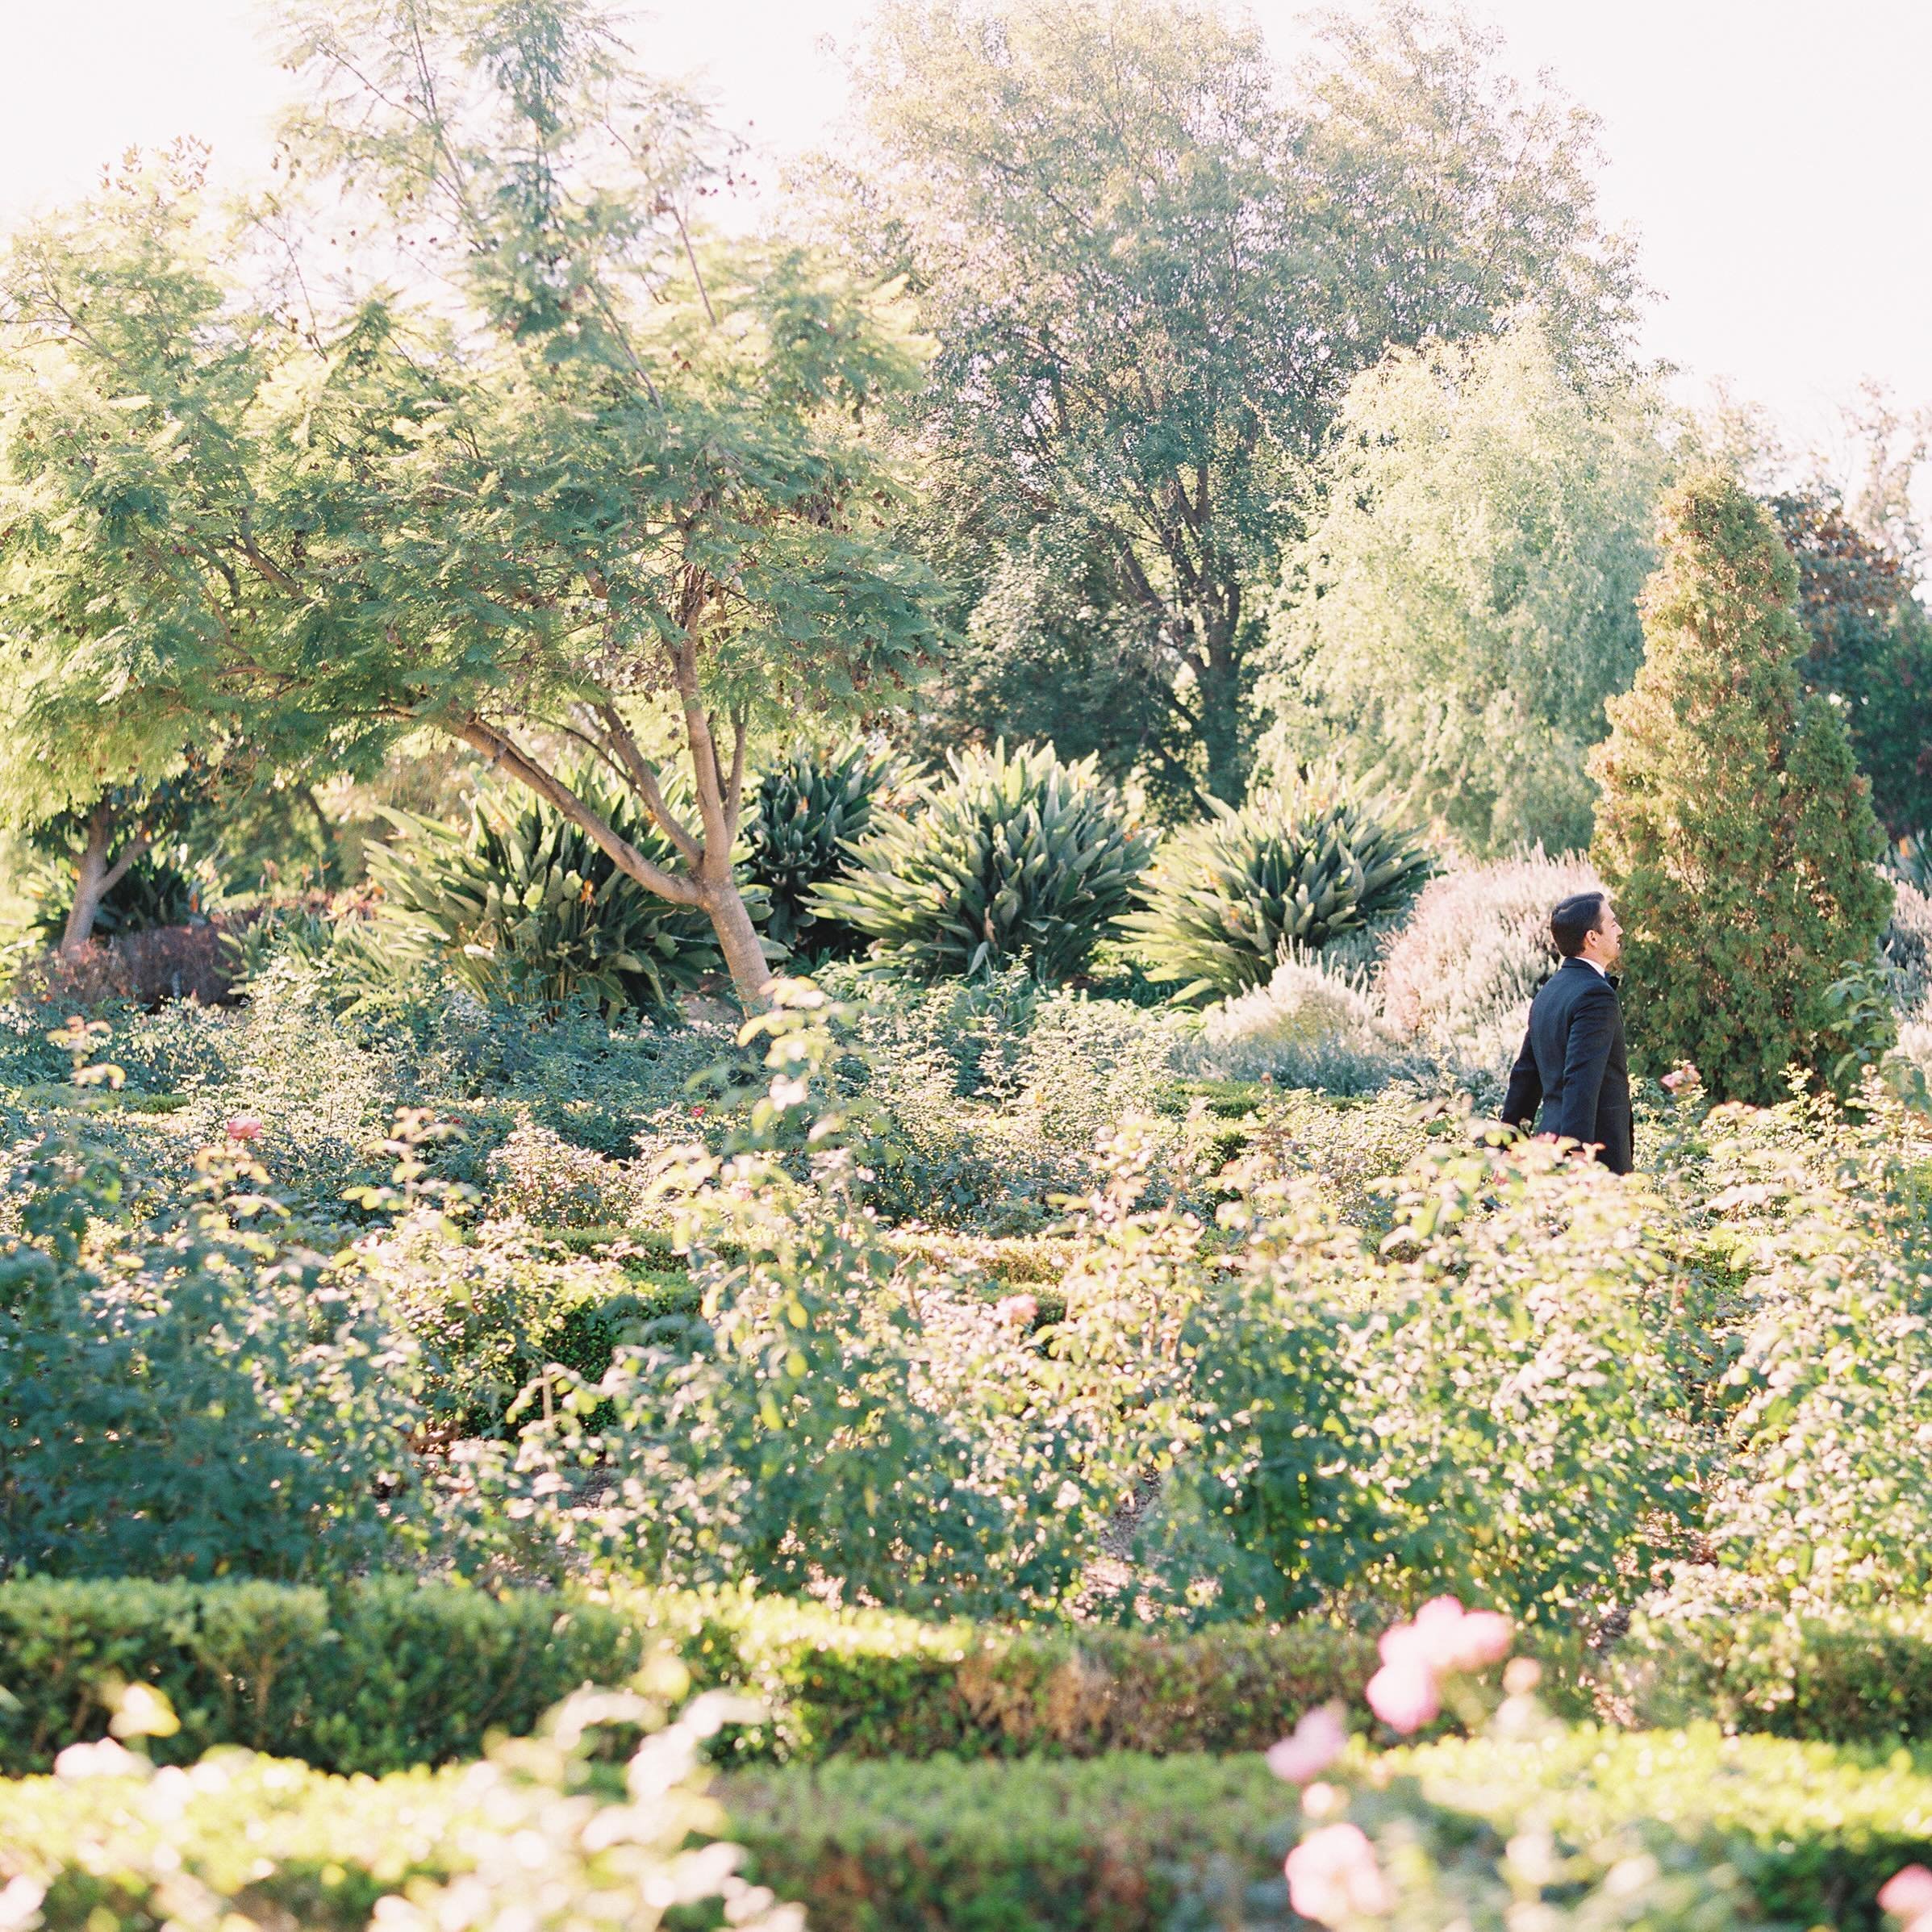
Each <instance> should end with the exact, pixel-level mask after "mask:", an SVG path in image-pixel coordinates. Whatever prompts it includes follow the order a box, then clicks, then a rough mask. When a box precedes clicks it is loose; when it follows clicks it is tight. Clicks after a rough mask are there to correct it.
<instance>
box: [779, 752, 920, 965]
mask: <svg viewBox="0 0 1932 1932" xmlns="http://www.w3.org/2000/svg"><path fill="white" fill-rule="evenodd" d="M902 782H903V773H902V770H901V768H900V766H899V761H898V760H897V759H896V758H895V757H893V755H892V754H891V753H890V752H888V751H885V750H883V749H874V747H873V746H870V745H866V744H853V745H847V746H845V748H844V749H842V750H839V751H836V752H828V753H820V752H817V751H814V750H813V749H812V748H811V747H810V746H809V745H795V746H794V747H793V748H792V749H791V751H790V752H788V753H787V754H786V756H785V757H783V758H782V760H780V761H779V762H778V763H777V764H775V765H771V766H767V767H766V770H764V771H763V772H762V773H761V774H759V777H758V783H757V791H755V792H754V793H753V797H752V801H751V809H750V811H749V813H748V814H747V816H746V818H745V874H746V876H747V877H748V878H751V879H752V880H753V881H754V882H755V883H757V884H758V885H760V886H762V887H764V889H765V893H766V900H767V903H768V904H769V906H770V912H768V913H767V915H766V920H765V929H766V932H767V933H770V935H771V937H773V938H774V939H775V940H777V941H778V942H779V944H780V945H786V946H789V947H791V949H792V950H793V951H794V952H795V953H809V954H813V955H818V956H823V955H824V954H826V953H849V952H853V951H854V950H857V949H860V948H862V947H863V945H864V944H865V938H864V936H863V935H862V934H860V933H857V932H855V931H854V930H853V928H850V927H849V926H846V925H845V924H843V923H842V922H841V921H840V920H835V919H832V918H830V917H828V916H824V915H822V914H820V912H816V911H815V910H814V909H813V908H812V905H811V904H810V903H807V902H808V901H809V899H810V897H811V895H812V891H813V889H814V888H815V887H819V886H823V885H829V884H831V883H832V882H834V881H835V880H837V879H840V878H843V877H844V876H845V873H846V871H847V870H849V865H850V860H849V855H848V852H847V848H848V846H849V845H850V844H851V843H852V842H853V841H854V840H858V839H862V838H863V837H865V835H866V832H868V831H870V829H871V826H872V820H873V816H874V812H876V810H877V808H878V806H879V804H880V803H881V802H882V800H883V797H884V796H885V795H887V794H888V793H889V792H891V791H892V790H894V789H895V787H898V786H899V784H900V783H902Z"/></svg>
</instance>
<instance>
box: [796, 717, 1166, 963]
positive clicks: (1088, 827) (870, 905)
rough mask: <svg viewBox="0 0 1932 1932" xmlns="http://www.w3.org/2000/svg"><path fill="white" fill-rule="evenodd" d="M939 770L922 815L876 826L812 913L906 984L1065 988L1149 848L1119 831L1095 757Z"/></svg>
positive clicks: (988, 758)
mask: <svg viewBox="0 0 1932 1932" xmlns="http://www.w3.org/2000/svg"><path fill="white" fill-rule="evenodd" d="M947 763H948V766H949V773H948V774H947V775H946V776H945V778H941V779H940V780H939V781H938V782H937V783H936V784H934V785H933V786H932V787H929V788H928V791H927V792H926V794H925V795H924V799H923V800H922V801H921V803H920V806H919V807H918V808H917V810H916V811H914V812H910V813H903V812H893V813H889V814H887V815H884V816H882V817H881V818H880V819H879V820H878V823H877V824H875V826H874V829H873V830H872V832H870V834H869V835H868V836H867V837H866V838H864V839H863V840H862V841H860V842H859V844H858V845H857V847H856V848H855V849H853V853H852V862H851V866H850V870H849V873H848V875H847V876H846V877H845V878H843V879H842V880H839V881H836V882H834V883H832V884H829V885H825V886H821V887H818V888H817V889H816V891H814V893H813V894H812V895H811V898H810V899H809V900H808V902H807V903H808V904H809V906H810V908H812V910H813V911H814V912H816V913H817V914H819V915H820V916H823V917H826V918H831V919H837V920H843V921H844V922H845V924H847V925H849V927H851V928H853V931H855V932H857V933H862V934H863V935H864V936H865V937H866V938H867V939H868V940H869V941H871V946H870V957H871V958H873V959H874V960H875V961H876V962H878V964H879V965H881V966H887V967H890V968H891V969H892V970H895V971H898V972H901V973H904V974H908V975H910V976H911V977H912V978H915V979H944V978H964V977H968V976H970V975H971V974H976V973H982V972H987V971H994V970H998V969H999V968H1000V967H1002V966H1012V965H1016V964H1024V966H1026V967H1027V969H1028V970H1029V972H1031V973H1032V974H1033V977H1034V978H1036V979H1039V980H1041V981H1042V982H1044V983H1046V984H1048V985H1058V984H1059V983H1062V981H1064V980H1066V979H1071V978H1072V977H1073V976H1074V974H1077V973H1078V972H1079V970H1081V968H1082V967H1083V966H1085V965H1086V963H1087V959H1088V958H1089V957H1090V956H1091V953H1092V952H1093V949H1094V948H1095V945H1097V944H1098V943H1099V942H1100V940H1101V939H1102V938H1104V937H1105V936H1106V935H1107V934H1108V933H1109V932H1110V931H1111V930H1112V928H1114V926H1115V925H1116V924H1117V922H1118V921H1119V920H1120V917H1121V916H1122V915H1123V914H1125V912H1126V911H1127V908H1128V903H1129V895H1130V894H1131V892H1132V891H1133V883H1134V881H1135V879H1136V878H1138V876H1139V875H1140V872H1141V868H1142V866H1144V865H1145V863H1146V861H1147V857H1148V853H1149V851H1150V841H1149V840H1148V839H1147V838H1146V837H1145V836H1144V835H1142V834H1141V833H1138V832H1130V831H1129V829H1128V828H1127V824H1126V821H1125V817H1124V816H1123V814H1122V810H1121V807H1120V801H1119V800H1118V799H1116V796H1115V795H1114V794H1113V792H1112V789H1111V788H1110V787H1108V786H1106V785H1104V783H1103V782H1101V781H1100V777H1099V767H1098V766H1097V764H1096V763H1095V761H1094V760H1093V759H1091V758H1087V759H1083V760H1082V761H1081V762H1079V763H1077V764H1072V765H1069V764H1064V763H1062V762H1061V761H1060V760H1059V759H1058V757H1055V756H1054V750H1053V747H1052V746H1051V745H1020V746H1019V747H1018V748H1017V749H1015V750H1013V751H1012V752H1010V753H1009V752H1008V750H1007V749H1006V747H1005V746H1004V745H995V747H994V749H992V750H991V751H983V750H978V749H974V750H970V751H966V752H953V753H949V755H948V758H947Z"/></svg>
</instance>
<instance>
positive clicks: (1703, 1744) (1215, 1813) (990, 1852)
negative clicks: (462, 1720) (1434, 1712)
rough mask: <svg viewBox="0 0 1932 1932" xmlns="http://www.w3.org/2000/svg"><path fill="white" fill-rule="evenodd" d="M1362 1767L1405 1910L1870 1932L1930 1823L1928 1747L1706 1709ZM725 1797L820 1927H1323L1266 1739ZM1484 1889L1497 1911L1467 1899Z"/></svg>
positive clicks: (1917, 1854)
mask: <svg viewBox="0 0 1932 1932" xmlns="http://www.w3.org/2000/svg"><path fill="white" fill-rule="evenodd" d="M1348 1768H1349V1770H1350V1771H1358V1772H1362V1773H1367V1776H1365V1777H1364V1778H1363V1779H1362V1784H1363V1786H1364V1787H1365V1788H1364V1789H1363V1790H1362V1793H1361V1795H1360V1796H1359V1797H1358V1800H1357V1802H1356V1809H1358V1812H1359V1813H1360V1815H1361V1817H1362V1819H1363V1821H1364V1822H1365V1823H1366V1824H1367V1825H1368V1826H1371V1829H1372V1830H1373V1833H1374V1835H1375V1838H1376V1840H1377V1841H1378V1842H1379V1846H1380V1848H1381V1850H1382V1851H1383V1863H1384V1868H1385V1870H1386V1871H1387V1874H1388V1876H1389V1877H1390V1879H1391V1880H1392V1882H1393V1883H1394V1884H1395V1885H1396V1888H1397V1889H1398V1891H1399V1892H1400V1893H1401V1894H1402V1895H1403V1898H1404V1904H1405V1905H1409V1906H1410V1907H1412V1909H1413V1908H1419V1909H1416V1910H1415V1911H1414V1915H1413V1916H1412V1917H1411V1916H1408V1915H1406V1914H1404V1915H1403V1916H1400V1917H1396V1921H1395V1922H1396V1923H1413V1924H1441V1923H1446V1922H1449V1923H1453V1922H1458V1918H1460V1919H1462V1920H1463V1922H1471V1923H1478V1924H1480V1923H1485V1922H1502V1915H1503V1909H1504V1908H1506V1907H1508V1906H1509V1905H1512V1904H1514V1905H1515V1908H1516V1909H1517V1911H1518V1913H1521V1911H1522V1909H1523V1905H1524V1899H1525V1893H1526V1894H1527V1895H1528V1897H1529V1899H1532V1900H1537V1901H1539V1902H1540V1903H1541V1905H1542V1910H1543V1911H1545V1912H1546V1913H1549V1914H1550V1917H1549V1918H1548V1919H1547V1920H1546V1921H1539V1922H1552V1923H1561V1922H1566V1920H1567V1922H1571V1923H1576V1924H1579V1925H1588V1924H1592V1923H1603V1922H1606V1921H1605V1919H1604V1918H1603V1917H1594V1916H1592V1914H1591V1913H1590V1912H1589V1909H1588V1907H1589V1905H1590V1903H1591V1902H1592V1901H1589V1900H1588V1892H1589V1891H1590V1890H1592V1889H1594V1888H1598V1887H1601V1888H1604V1893H1605V1895H1606V1896H1605V1897H1604V1899H1603V1900H1602V1901H1601V1905H1610V1906H1612V1907H1613V1908H1614V1909H1617V1910H1618V1912H1619V1913H1620V1916H1618V1917H1613V1918H1609V1919H1608V1921H1607V1922H1610V1923H1629V1922H1638V1923H1642V1924H1647V1925H1655V1926H1682V1927H1684V1928H1687V1929H1688V1928H1689V1927H1691V1926H1705V1927H1713V1926H1725V1925H1750V1924H1754V1923H1757V1924H1762V1923H1763V1922H1767V1921H1770V1922H1778V1923H1783V1924H1787V1925H1814V1926H1816V1925H1834V1926H1864V1927H1872V1926H1876V1924H1877V1922H1878V1916H1879V1915H1878V1912H1877V1908H1876V1903H1875V1901H1876V1894H1877V1892H1878V1890H1879V1888H1880V1886H1881V1885H1882V1884H1884V1882H1885V1880H1887V1879H1888V1878H1889V1877H1890V1876H1892V1873H1893V1872H1894V1871H1897V1869H1898V1868H1899V1867H1901V1865H1904V1864H1907V1863H1912V1862H1913V1861H1915V1860H1917V1859H1922V1858H1923V1857H1924V1856H1925V1854H1926V1847H1927V1845H1928V1842H1929V1841H1932V1776H1929V1775H1928V1772H1927V1770H1926V1768H1925V1767H1924V1766H1923V1765H1922V1764H1920V1763H1912V1762H1910V1761H1901V1760H1893V1761H1892V1762H1890V1763H1875V1762H1873V1761H1872V1760H1871V1759H1869V1758H1868V1757H1865V1756H1861V1755H1857V1754H1839V1753H1834V1752H1833V1751H1832V1750H1830V1749H1828V1748H1826V1747H1823V1746H1815V1745H1814V1746H1796V1745H1792V1744H1788V1743H1784V1742H1778V1741H1774V1740H1771V1739H1767V1738H1750V1739H1738V1738H1723V1737H1721V1736H1719V1735H1718V1734H1717V1732H1716V1731H1715V1730H1714V1729H1713V1728H1711V1727H1709V1726H1704V1727H1700V1728H1699V1729H1698V1730H1695V1731H1693V1732H1692V1733H1690V1734H1681V1733H1680V1734H1675V1735H1659V1734H1650V1733H1645V1734H1636V1735H1632V1736H1621V1737H1620V1736H1617V1735H1616V1734H1608V1733H1604V1732H1601V1731H1598V1730H1593V1729H1592V1728H1591V1727H1589V1726H1588V1725H1585V1726H1580V1727H1578V1728H1577V1729H1575V1730H1571V1731H1569V1732H1567V1733H1553V1734H1545V1735H1542V1736H1540V1737H1537V1738H1532V1739H1528V1740H1521V1741H1504V1740H1496V1739H1471V1740H1445V1741H1444V1742H1440V1743H1437V1744H1433V1745H1428V1746H1421V1747H1419V1748H1415V1749H1411V1750H1398V1751H1392V1752H1389V1753H1387V1754H1386V1755H1383V1757H1381V1758H1379V1759H1363V1758H1351V1759H1350V1760H1348ZM723 1796H724V1801H725V1804H726V1805H727V1808H728V1810H729V1812H730V1814H731V1817H732V1830H733V1831H734V1834H736V1836H738V1837H739V1838H741V1840H742V1841H743V1842H744V1843H745V1846H746V1848H747V1850H748V1851H749V1853H750V1857H751V1866H752V1869H753V1871H754V1872H755V1874H756V1875H757V1876H758V1877H759V1878H760V1879H761V1880H763V1881H764V1882H765V1883H766V1884H771V1885H774V1886H775V1887H776V1888H778V1889H779V1890H780V1891H782V1892H785V1893H787V1895H788V1896H791V1897H795V1898H797V1899H799V1901H801V1902H802V1903H803V1905H805V1907H806V1909H807V1913H808V1914H809V1915H810V1918H811V1922H812V1924H813V1925H815V1926H826V1927H831V1928H841V1927H852V1928H858V1927H860V1926H864V1927H866V1928H873V1927H883V1926H906V1927H908V1928H911V1927H915V1926H923V1925H927V1924H930V1923H933V1922H936V1921H937V1922H940V1923H955V1922H960V1921H961V1919H962V1917H968V1918H969V1920H970V1922H971V1923H974V1924H979V1925H988V1926H1008V1925H1010V1926H1014V1927H1016V1928H1018V1927H1022V1926H1041V1925H1047V1926H1058V1925H1065V1926H1093V1925H1101V1926H1149V1927H1154V1926H1172V1925H1175V1924H1177V1923H1179V1924H1187V1923H1193V1922H1207V1923H1210V1924H1216V1923H1225V1922H1229V1908H1233V1910H1235V1911H1237V1912H1238V1913H1239V1916H1238V1917H1237V1918H1235V1919H1234V1920H1233V1922H1237V1923H1240V1924H1243V1925H1248V1926H1256V1925H1261V1926H1272V1925H1282V1926H1287V1925H1292V1924H1295V1923H1300V1922H1301V1921H1296V1920H1295V1919H1293V1918H1292V1917H1291V1915H1290V1914H1289V1913H1288V1910H1287V1898H1286V1897H1285V1888H1284V1887H1283V1884H1282V1883H1281V1877H1280V1871H1281V1859H1282V1855H1283V1852H1284V1851H1286V1850H1287V1848H1288V1846H1290V1845H1291V1844H1292V1843H1293V1842H1295V1839H1296V1836H1297V1834H1298V1830H1299V1831H1300V1832H1301V1833H1306V1832H1307V1831H1308V1830H1310V1829H1312V1827H1311V1826H1307V1825H1300V1824H1299V1821H1298V1820H1297V1818H1296V1805H1295V1801H1294V1795H1293V1792H1292V1791H1291V1788H1288V1787H1286V1786H1284V1785H1283V1784H1282V1783H1281V1782H1280V1781H1279V1780H1277V1779H1275V1778H1274V1777H1273V1776H1271V1775H1270V1773H1269V1772H1268V1771H1267V1770H1266V1767H1264V1766H1263V1765H1262V1763H1260V1762H1259V1761H1258V1760H1257V1759H1251V1758H1237V1759H1204V1758H1188V1757H1175V1758H1169V1759H1165V1760H1160V1759H1148V1758H1145V1757H1141V1756H1137V1755H1132V1754H1119V1755H1112V1756H1109V1757H1107V1758H1104V1759H1098V1760H1096V1761H1095V1762H1092V1763H1087V1764H1079V1765H1068V1764H1054V1763H1020V1764H994V1763H979V1764H966V1765H961V1764H953V1763H946V1762H945V1761H943V1760H941V1761H936V1762H934V1763H930V1764H925V1765H916V1766H915V1765H903V1764H878V1765H873V1764H847V1763H829V1764H825V1765H820V1766H816V1767H811V1768H807V1767H787V1768H786V1769H783V1770H775V1771H757V1772H751V1773H744V1774H740V1775H738V1776H733V1777H732V1778H729V1779H728V1780H726V1781H725V1784H724V1789H723ZM1545 1834H1547V1838H1548V1840H1549V1842H1550V1853H1551V1855H1550V1857H1549V1858H1548V1859H1546V1861H1544V1862H1543V1863H1542V1867H1541V1870H1540V1871H1538V1869H1537V1868H1536V1867H1535V1865H1534V1864H1533V1862H1532V1861H1533V1858H1534V1851H1535V1845H1534V1841H1535V1840H1536V1839H1538V1838H1542V1837H1543V1836H1544V1835H1545ZM1506 1846H1509V1847H1511V1851H1510V1853H1507V1854H1506V1851H1505V1847H1506ZM1506 1855H1513V1858H1517V1859H1521V1863H1520V1865H1518V1866H1517V1869H1516V1871H1514V1873H1513V1876H1514V1878H1515V1879H1516V1880H1517V1884H1516V1886H1515V1888H1514V1890H1515V1898H1514V1900H1513V1901H1512V1898H1511V1894H1510V1890H1509V1889H1508V1888H1503V1887H1500V1886H1497V1885H1496V1884H1495V1879H1496V1867H1498V1866H1499V1865H1500V1864H1501V1863H1503V1861H1504V1858H1505V1856H1506ZM1477 1900H1482V1901H1483V1902H1485V1903H1488V1904H1490V1905H1492V1909H1493V1910H1494V1917H1491V1916H1490V1915H1489V1914H1487V1913H1482V1912H1481V1910H1480V1909H1479V1908H1478V1909H1477V1910H1475V1911H1473V1912H1472V1911H1468V1910H1467V1906H1468V1905H1471V1904H1474V1903H1475V1902H1476V1901H1477ZM1211 1901H1219V1902H1220V1903H1221V1906H1222V1909H1221V1910H1220V1911H1215V1910H1212V1909H1210V1908H1211ZM1452 1901H1454V1902H1453V1903H1452ZM1457 1905H1462V1906H1463V1908H1464V1909H1463V1912H1462V1913H1458V1911H1457V1909H1456V1906H1457ZM1432 1908H1433V1909H1432ZM1646 1908H1647V1909H1646ZM1559 1912H1563V1913H1565V1914H1566V1920H1559V1919H1558V1918H1557V1916H1556V1914H1557V1913H1559ZM1568 1913H1575V1918H1574V1919H1567V1914H1568ZM1621 1913H1629V1914H1630V1917H1629V1918H1628V1919H1626V1918H1624V1917H1621ZM1640 1914H1641V1916H1639V1915H1640Z"/></svg>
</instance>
